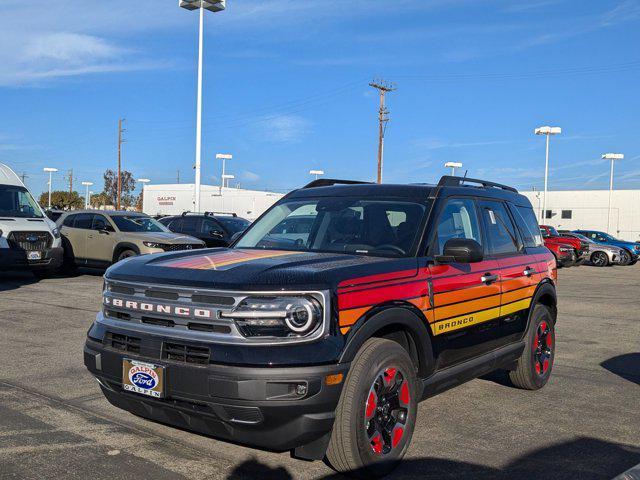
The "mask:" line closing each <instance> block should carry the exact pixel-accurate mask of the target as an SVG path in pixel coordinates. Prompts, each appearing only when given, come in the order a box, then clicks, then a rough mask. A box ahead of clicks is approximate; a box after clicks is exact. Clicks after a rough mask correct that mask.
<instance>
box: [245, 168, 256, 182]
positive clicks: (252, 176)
mask: <svg viewBox="0 0 640 480" xmlns="http://www.w3.org/2000/svg"><path fill="white" fill-rule="evenodd" d="M240 178H242V179H243V180H246V181H247V182H257V181H258V180H260V175H258V174H257V173H254V172H250V171H249V170H245V171H244V172H242V173H241V174H240Z"/></svg>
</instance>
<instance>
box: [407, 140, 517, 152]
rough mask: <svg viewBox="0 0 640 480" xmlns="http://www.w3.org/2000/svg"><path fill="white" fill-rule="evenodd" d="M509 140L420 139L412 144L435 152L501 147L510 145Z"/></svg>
mask: <svg viewBox="0 0 640 480" xmlns="http://www.w3.org/2000/svg"><path fill="white" fill-rule="evenodd" d="M511 142H512V141H511V140H486V141H479V142H449V141H445V140H441V139H439V138H422V139H417V140H414V141H413V142H412V144H413V145H414V146H415V147H417V148H420V149H423V150H437V149H440V148H464V147H484V146H489V145H501V144H505V143H511Z"/></svg>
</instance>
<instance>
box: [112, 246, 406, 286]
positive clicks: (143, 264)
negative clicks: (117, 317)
mask: <svg viewBox="0 0 640 480" xmlns="http://www.w3.org/2000/svg"><path fill="white" fill-rule="evenodd" d="M417 263H418V262H417V259H416V258H402V259H392V258H381V257H367V256H363V255H350V254H334V253H313V252H299V251H285V250H262V249H228V248H214V249H207V250H197V251H186V252H177V253H166V254H159V255H152V256H148V255H144V256H140V257H132V258H131V259H127V260H125V261H122V262H119V263H117V264H116V265H114V266H112V267H111V268H109V269H108V270H107V272H106V274H105V277H106V278H107V279H113V280H123V281H133V282H141V283H155V284H170V285H180V286H192V287H199V288H210V289H218V288H219V289H229V290H261V289H267V290H273V289H274V288H275V289H283V290H286V289H288V290H293V289H331V288H335V287H336V286H337V285H338V284H339V283H340V282H342V281H344V280H348V279H355V278H359V277H364V276H369V275H375V274H382V273H391V272H402V275H403V276H411V275H415V274H417Z"/></svg>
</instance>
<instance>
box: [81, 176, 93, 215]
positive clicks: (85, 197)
mask: <svg viewBox="0 0 640 480" xmlns="http://www.w3.org/2000/svg"><path fill="white" fill-rule="evenodd" d="M82 185H84V186H85V187H87V190H86V192H87V193H86V194H85V196H84V208H85V209H88V208H89V187H90V186H91V185H93V182H82Z"/></svg>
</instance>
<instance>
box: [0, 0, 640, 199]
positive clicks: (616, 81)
mask: <svg viewBox="0 0 640 480" xmlns="http://www.w3.org/2000/svg"><path fill="white" fill-rule="evenodd" d="M206 13H207V15H206V18H205V70H204V85H205V94H204V120H203V182H205V183H213V182H214V181H216V182H218V181H219V180H217V179H218V178H219V176H220V164H219V163H217V162H216V160H215V159H214V157H215V153H216V152H230V153H233V155H234V157H235V158H234V159H233V160H232V161H231V162H230V163H229V164H228V168H229V170H230V173H233V174H234V175H235V176H236V179H238V180H239V181H240V183H241V185H242V186H243V187H247V188H263V189H274V190H279V191H286V190H289V189H292V188H295V187H297V186H300V185H301V184H304V183H305V182H307V181H308V180H309V179H310V176H309V175H308V171H309V169H314V168H322V169H324V170H325V171H326V173H327V176H328V177H334V178H336V177H337V178H352V179H362V180H370V179H373V178H375V172H376V151H377V120H376V111H377V102H378V100H377V96H376V94H375V92H374V91H373V90H372V89H371V88H370V87H368V82H369V81H370V80H371V79H373V78H378V77H382V78H384V79H386V80H388V81H392V82H394V83H395V84H396V85H397V88H398V89H397V91H395V92H393V93H391V94H390V95H389V97H388V107H389V109H390V111H391V114H390V117H391V121H390V122H389V125H388V129H387V136H386V145H385V169H384V180H385V181H387V182H423V181H424V182H430V181H435V180H437V178H439V176H440V175H441V174H443V173H445V169H444V168H443V167H442V164H443V163H444V162H446V161H461V162H463V163H464V165H465V169H468V175H469V176H474V177H482V178H487V179H491V180H495V181H503V182H506V183H509V184H512V185H515V186H517V187H519V188H523V189H525V188H526V189H529V188H531V186H537V187H541V186H542V181H543V178H542V177H543V167H544V139H543V138H542V137H536V136H535V135H533V130H534V128H535V127H537V126H541V125H559V126H561V127H562V128H563V133H562V135H561V136H558V137H554V138H552V144H551V176H550V188H552V189H568V188H608V181H609V178H608V175H609V165H608V164H607V163H606V162H605V161H603V160H601V159H600V155H601V154H602V153H605V152H610V151H613V152H623V153H625V155H626V159H625V160H624V161H622V162H619V163H618V164H617V166H616V187H617V188H638V187H640V135H638V131H639V127H640V121H639V118H640V95H639V93H640V92H639V91H640V48H639V46H640V28H638V27H639V26H640V1H637V0H618V1H615V0H612V1H602V0H599V1H596V0H591V1H589V0H529V1H527V2H524V1H506V0H505V1H498V0H495V1H492V0H395V1H392V2H391V1H381V0H377V1H376V0H322V1H320V0H228V1H227V10H226V11H224V12H221V13H216V14H211V13H209V12H206ZM197 22H198V15H197V12H189V11H186V10H183V9H180V8H178V6H177V1H176V0H153V1H152V2H131V1H129V2H124V1H121V0H111V1H109V2H87V1H79V0H49V1H47V2H44V1H39V0H36V1H33V2H24V1H23V0H19V1H18V0H3V1H2V4H1V5H0V64H1V65H2V66H3V67H2V69H1V70H0V105H1V106H2V108H1V110H0V112H1V113H0V161H2V162H5V163H8V164H9V165H10V166H12V167H14V169H15V170H16V171H17V172H18V173H22V172H25V173H26V174H27V175H28V177H27V184H28V186H29V187H30V188H31V189H32V190H33V191H34V192H35V193H39V192H40V191H43V190H45V189H46V181H47V178H46V177H45V175H44V174H43V173H42V168H43V167H45V166H53V167H58V168H59V169H60V170H61V172H60V173H59V174H57V175H56V177H55V180H54V188H56V189H57V188H63V172H62V170H67V169H70V168H73V170H74V175H75V178H76V179H77V180H78V183H77V186H76V189H77V190H80V191H82V187H81V186H80V185H79V182H80V181H83V180H89V181H93V182H95V183H96V186H95V187H92V189H93V190H95V191H98V190H100V186H101V184H102V172H103V171H104V170H105V169H106V168H115V166H116V128H117V119H118V118H119V117H125V118H126V119H127V121H126V128H127V132H126V140H127V143H126V144H125V146H124V156H123V162H124V168H126V169H128V170H131V171H132V172H133V173H134V175H135V176H136V177H148V178H151V179H152V181H153V182H154V183H167V182H175V180H176V176H177V173H176V171H177V170H180V178H181V181H182V182H191V181H193V170H192V165H193V161H194V160H193V159H194V151H195V147H194V144H195V130H194V128H195V88H196V59H197V58H196V56H197Z"/></svg>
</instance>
